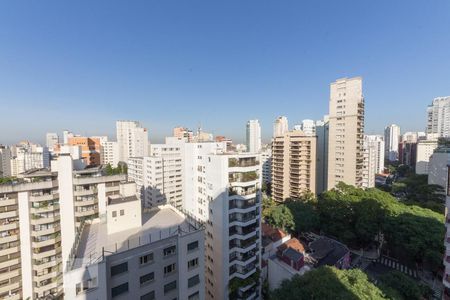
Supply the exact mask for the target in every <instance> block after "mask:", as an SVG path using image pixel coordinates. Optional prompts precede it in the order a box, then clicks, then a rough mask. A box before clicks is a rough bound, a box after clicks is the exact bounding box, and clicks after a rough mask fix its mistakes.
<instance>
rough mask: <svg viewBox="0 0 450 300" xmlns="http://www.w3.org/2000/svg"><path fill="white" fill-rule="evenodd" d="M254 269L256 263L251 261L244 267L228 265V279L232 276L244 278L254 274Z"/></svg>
mask: <svg viewBox="0 0 450 300" xmlns="http://www.w3.org/2000/svg"><path fill="white" fill-rule="evenodd" d="M256 270H257V268H256V263H251V264H249V265H247V266H246V267H241V266H236V265H233V266H232V267H230V279H232V278H234V277H237V278H240V279H245V278H247V277H249V276H250V275H252V274H254V273H255V272H256Z"/></svg>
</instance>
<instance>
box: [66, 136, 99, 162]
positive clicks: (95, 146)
mask: <svg viewBox="0 0 450 300" xmlns="http://www.w3.org/2000/svg"><path fill="white" fill-rule="evenodd" d="M67 144H68V145H69V146H80V147H81V156H82V158H83V159H84V162H85V164H86V165H87V166H99V165H100V164H101V159H100V157H101V145H100V139H99V138H89V137H83V136H77V137H71V138H69V140H68V142H67Z"/></svg>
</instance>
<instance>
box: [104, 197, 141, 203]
mask: <svg viewBox="0 0 450 300" xmlns="http://www.w3.org/2000/svg"><path fill="white" fill-rule="evenodd" d="M131 201H139V199H138V198H137V197H136V195H133V196H127V197H124V196H122V195H113V196H109V197H108V205H114V204H120V203H124V202H131Z"/></svg>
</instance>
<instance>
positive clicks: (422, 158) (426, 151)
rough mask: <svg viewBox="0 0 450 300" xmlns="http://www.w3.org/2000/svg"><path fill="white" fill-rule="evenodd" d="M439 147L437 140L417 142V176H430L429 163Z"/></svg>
mask: <svg viewBox="0 0 450 300" xmlns="http://www.w3.org/2000/svg"><path fill="white" fill-rule="evenodd" d="M437 147H438V140H437V139H427V140H419V141H418V142H417V155H416V174H422V175H428V162H429V161H430V157H431V155H433V151H434V150H435V149H436V148H437Z"/></svg>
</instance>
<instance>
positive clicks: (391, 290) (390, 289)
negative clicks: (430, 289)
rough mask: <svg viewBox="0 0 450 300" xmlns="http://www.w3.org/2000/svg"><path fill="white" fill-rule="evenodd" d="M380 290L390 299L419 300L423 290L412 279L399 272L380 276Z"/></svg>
mask: <svg viewBox="0 0 450 300" xmlns="http://www.w3.org/2000/svg"><path fill="white" fill-rule="evenodd" d="M380 282H381V283H380V285H379V286H380V289H381V290H382V291H384V293H385V294H386V295H387V296H388V297H389V298H391V299H399V300H400V299H404V300H415V299H417V300H420V299H422V296H423V294H424V292H425V289H424V288H423V287H422V286H421V285H420V284H419V283H418V282H416V281H415V280H414V279H411V278H410V277H409V276H407V275H405V274H403V273H402V272H399V271H391V272H389V273H386V274H383V275H382V276H380Z"/></svg>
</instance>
